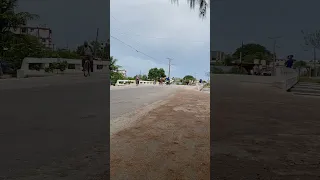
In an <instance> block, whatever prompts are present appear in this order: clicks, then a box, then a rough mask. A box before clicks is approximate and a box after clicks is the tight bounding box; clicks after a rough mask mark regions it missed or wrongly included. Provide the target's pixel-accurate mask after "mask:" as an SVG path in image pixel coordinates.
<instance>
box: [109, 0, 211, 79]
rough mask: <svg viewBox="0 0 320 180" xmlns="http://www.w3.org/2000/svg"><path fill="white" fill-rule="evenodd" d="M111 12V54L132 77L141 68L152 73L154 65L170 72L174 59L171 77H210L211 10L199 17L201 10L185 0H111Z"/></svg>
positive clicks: (143, 71)
mask: <svg viewBox="0 0 320 180" xmlns="http://www.w3.org/2000/svg"><path fill="white" fill-rule="evenodd" d="M110 15H111V21H110V24H111V30H110V32H111V35H112V37H111V39H110V41H111V55H112V56H114V57H115V58H116V59H118V61H119V64H120V65H121V66H123V68H124V69H126V70H127V74H128V75H129V76H134V75H136V74H140V71H141V74H148V71H149V69H151V68H154V67H157V68H163V69H164V70H165V71H166V74H168V69H169V60H168V59H167V58H170V59H172V66H171V73H170V77H180V78H183V77H184V76H185V75H193V76H195V77H197V78H202V79H204V78H207V77H206V72H209V69H210V67H209V64H210V16H209V13H208V16H207V18H205V19H201V18H199V16H198V11H197V9H195V10H191V9H190V8H189V6H188V3H187V1H185V0H181V1H180V4H179V6H178V5H173V4H172V3H171V1H170V0H148V1H146V0H134V1H128V0H111V12H110ZM123 42H124V43H123ZM128 45H129V46H132V47H133V48H131V47H129V46H128ZM136 50H138V51H139V52H142V53H139V52H137V51H136Z"/></svg>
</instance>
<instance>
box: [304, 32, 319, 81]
mask: <svg viewBox="0 0 320 180" xmlns="http://www.w3.org/2000/svg"><path fill="white" fill-rule="evenodd" d="M301 33H302V34H303V35H304V37H303V38H304V43H305V45H306V46H309V47H311V48H312V49H313V68H314V76H316V75H317V71H316V70H317V68H316V49H320V30H317V31H314V32H311V33H305V32H304V31H301Z"/></svg>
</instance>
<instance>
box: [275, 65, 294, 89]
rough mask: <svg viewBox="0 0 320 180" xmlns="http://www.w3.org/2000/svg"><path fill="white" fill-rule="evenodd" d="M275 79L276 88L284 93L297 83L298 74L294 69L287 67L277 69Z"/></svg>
mask: <svg viewBox="0 0 320 180" xmlns="http://www.w3.org/2000/svg"><path fill="white" fill-rule="evenodd" d="M276 77H277V82H276V84H278V86H279V87H280V88H282V89H284V90H285V91H287V90H289V89H291V88H292V87H293V86H294V85H296V84H297V83H298V79H299V74H298V72H297V71H296V70H295V69H292V68H287V67H277V68H276Z"/></svg>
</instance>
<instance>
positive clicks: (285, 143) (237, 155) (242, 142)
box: [211, 85, 320, 180]
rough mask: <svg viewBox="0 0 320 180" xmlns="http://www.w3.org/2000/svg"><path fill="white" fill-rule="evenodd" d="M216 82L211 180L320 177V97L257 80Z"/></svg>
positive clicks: (270, 179) (273, 179) (212, 127)
mask: <svg viewBox="0 0 320 180" xmlns="http://www.w3.org/2000/svg"><path fill="white" fill-rule="evenodd" d="M216 87H217V88H215V89H213V91H212V92H211V96H213V100H212V104H211V105H212V106H213V109H212V114H211V115H212V116H211V133H212V134H211V168H212V169H213V174H212V179H214V180H242V179H243V180H256V179H260V180H262V179H263V180H298V179H299V180H316V179H320V171H319V169H320V115H319V105H320V99H319V98H306V97H299V96H293V95H291V94H290V93H288V92H283V93H280V92H276V91H273V90H272V89H269V88H265V87H259V86H254V85H252V86H250V85H243V86H230V87H228V88H226V87H224V88H219V87H218V86H216Z"/></svg>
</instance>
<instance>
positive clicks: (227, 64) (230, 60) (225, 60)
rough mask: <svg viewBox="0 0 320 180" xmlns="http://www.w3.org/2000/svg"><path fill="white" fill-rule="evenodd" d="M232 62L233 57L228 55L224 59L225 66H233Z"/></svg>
mask: <svg viewBox="0 0 320 180" xmlns="http://www.w3.org/2000/svg"><path fill="white" fill-rule="evenodd" d="M232 61H233V58H232V56H231V55H227V56H226V57H225V58H224V62H223V65H225V66H230V65H231V64H232Z"/></svg>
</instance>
